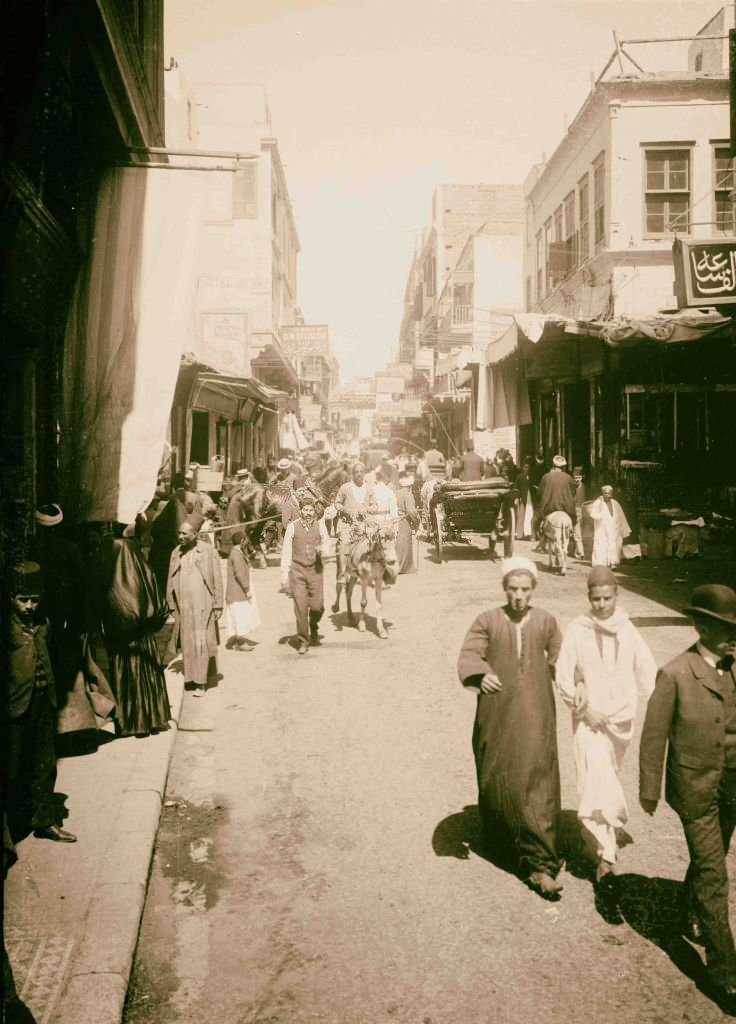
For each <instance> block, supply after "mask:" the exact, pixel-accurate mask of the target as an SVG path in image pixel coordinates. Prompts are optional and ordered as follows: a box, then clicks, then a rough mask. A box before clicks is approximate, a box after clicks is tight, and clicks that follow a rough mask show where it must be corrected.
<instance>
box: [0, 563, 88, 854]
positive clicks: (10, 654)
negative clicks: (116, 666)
mask: <svg viewBox="0 0 736 1024" xmlns="http://www.w3.org/2000/svg"><path fill="white" fill-rule="evenodd" d="M10 589H11V609H10V618H9V624H8V628H9V636H8V645H7V677H6V678H7V693H6V707H5V712H6V715H5V717H6V722H5V743H4V744H3V746H4V749H5V757H6V762H5V772H6V774H5V778H6V781H7V811H8V819H9V822H10V825H11V832H12V833H13V834H14V835H15V836H18V837H20V836H21V835H24V834H25V833H26V830H27V829H28V827H29V826H30V828H31V829H33V834H34V835H35V836H37V837H38V838H39V839H51V840H53V841H54V842H57V843H74V842H76V840H77V837H76V836H75V835H73V834H72V833H71V832H67V831H66V829H63V828H62V827H61V825H60V824H59V821H58V818H59V815H58V812H57V809H56V805H55V801H54V784H55V782H56V751H55V747H54V743H55V738H56V705H57V701H56V686H55V682H54V674H53V670H52V668H51V658H50V657H49V651H48V646H47V641H48V635H49V626H48V622H47V621H46V620H45V619H44V618H42V616H41V615H40V614H39V604H40V601H41V595H42V591H43V588H42V582H41V567H40V566H39V565H38V563H37V562H22V563H20V564H19V565H17V566H16V567H15V568H14V570H13V573H12V580H11V588H10Z"/></svg>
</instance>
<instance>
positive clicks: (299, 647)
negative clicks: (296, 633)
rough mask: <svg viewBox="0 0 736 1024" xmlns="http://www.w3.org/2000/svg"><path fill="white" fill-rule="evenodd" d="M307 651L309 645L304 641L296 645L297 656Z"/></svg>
mask: <svg viewBox="0 0 736 1024" xmlns="http://www.w3.org/2000/svg"><path fill="white" fill-rule="evenodd" d="M308 649H309V644H308V643H307V641H306V640H300V641H299V643H298V644H297V648H296V653H297V654H306V653H307V650H308Z"/></svg>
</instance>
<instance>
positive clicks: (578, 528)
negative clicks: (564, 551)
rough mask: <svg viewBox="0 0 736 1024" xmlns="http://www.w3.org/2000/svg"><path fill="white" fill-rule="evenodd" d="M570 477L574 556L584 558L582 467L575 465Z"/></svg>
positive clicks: (583, 485)
mask: <svg viewBox="0 0 736 1024" xmlns="http://www.w3.org/2000/svg"><path fill="white" fill-rule="evenodd" d="M572 478H573V481H574V483H575V521H574V524H573V528H572V539H573V544H574V546H575V548H574V550H575V558H578V559H582V558H585V552H584V550H583V505H584V503H585V499H586V496H587V495H586V490H585V484H584V483H583V467H582V466H576V467H575V469H574V470H573V471H572Z"/></svg>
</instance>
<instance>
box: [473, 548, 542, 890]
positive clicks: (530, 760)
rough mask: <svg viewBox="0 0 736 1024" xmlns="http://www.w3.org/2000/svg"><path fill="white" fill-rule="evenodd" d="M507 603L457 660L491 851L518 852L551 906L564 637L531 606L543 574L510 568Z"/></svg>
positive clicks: (482, 618)
mask: <svg viewBox="0 0 736 1024" xmlns="http://www.w3.org/2000/svg"><path fill="white" fill-rule="evenodd" d="M501 571H502V573H503V587H504V590H505V592H506V604H505V605H504V606H503V607H501V608H492V609H489V610H488V611H485V612H482V613H481V614H480V615H479V616H478V617H477V619H476V620H475V622H474V623H473V624H472V626H471V627H470V629H469V631H468V633H467V636H466V637H465V640H464V641H463V646H462V649H461V651H460V658H459V660H458V675H459V676H460V681H461V682H462V683H463V685H464V686H465V687H467V688H469V689H471V690H472V691H474V692H476V693H477V694H478V704H477V709H476V713H475V725H474V727H473V753H474V755H475V766H476V773H477V778H478V807H479V810H480V816H481V820H482V822H483V826H484V828H485V831H486V835H487V837H488V839H489V841H490V842H491V843H494V844H496V845H500V846H511V847H512V848H513V850H514V853H515V855H516V857H517V859H518V869H519V873H520V875H521V876H522V877H524V878H525V879H526V880H527V882H528V884H529V886H530V887H531V888H532V889H534V890H535V891H536V892H538V893H539V894H540V895H541V896H543V897H544V898H545V899H559V894H560V890H561V889H562V885H561V884H560V882H558V881H557V874H558V872H559V870H560V868H561V861H560V858H559V856H558V853H557V824H558V818H559V815H560V773H559V767H558V760H557V727H556V718H555V698H554V693H553V689H552V671H553V670H552V666H553V665H554V663H555V661H556V660H557V655H558V653H559V650H560V644H561V639H562V638H561V636H560V631H559V629H558V628H557V623H556V621H555V619H554V618H553V616H552V615H550V614H549V613H548V612H545V611H542V609H541V608H532V607H530V604H529V602H530V599H531V596H532V593H533V591H534V588H535V586H536V582H537V567H536V565H535V564H534V563H533V562H531V561H529V560H528V559H526V558H509V559H506V560H505V561H504V563H503V565H502V569H501Z"/></svg>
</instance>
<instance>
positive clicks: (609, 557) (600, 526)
mask: <svg viewBox="0 0 736 1024" xmlns="http://www.w3.org/2000/svg"><path fill="white" fill-rule="evenodd" d="M590 517H591V519H592V520H593V523H594V527H593V531H594V532H593V557H592V564H593V565H610V566H611V568H615V567H616V566H617V565H618V564H619V563H620V561H621V553H622V550H623V546H624V539H625V538H626V537H628V536H629V534H630V533H631V527H630V526H629V524H628V522H627V521H626V516H625V515H624V510H623V509H622V508H621V505H620V504H619V503H618V502H617V501H616V499H615V498H614V496H613V487H610V486H609V485H606V486H605V487H601V496H600V498H596V500H595V501H594V502H593V504H592V505H591V507H590Z"/></svg>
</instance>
